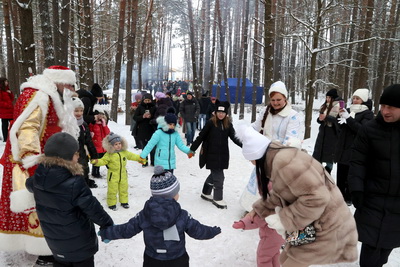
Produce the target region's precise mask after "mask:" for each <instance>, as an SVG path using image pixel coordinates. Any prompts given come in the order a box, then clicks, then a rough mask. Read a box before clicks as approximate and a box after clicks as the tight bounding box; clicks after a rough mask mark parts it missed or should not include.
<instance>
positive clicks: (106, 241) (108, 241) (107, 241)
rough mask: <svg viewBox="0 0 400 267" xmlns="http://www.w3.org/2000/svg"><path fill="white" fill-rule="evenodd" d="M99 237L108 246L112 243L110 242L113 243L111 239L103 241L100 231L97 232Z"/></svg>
mask: <svg viewBox="0 0 400 267" xmlns="http://www.w3.org/2000/svg"><path fill="white" fill-rule="evenodd" d="M97 235H98V236H100V237H101V241H103V242H104V243H106V244H108V243H110V241H111V240H110V239H103V237H102V236H101V234H100V231H98V232H97Z"/></svg>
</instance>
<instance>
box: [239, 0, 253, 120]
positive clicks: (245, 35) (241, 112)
mask: <svg viewBox="0 0 400 267" xmlns="http://www.w3.org/2000/svg"><path fill="white" fill-rule="evenodd" d="M249 13H250V0H246V9H245V16H244V26H243V44H244V51H243V72H242V96H241V98H240V110H239V120H243V119H244V100H245V96H246V72H247V50H248V48H249V45H248V44H249V40H248V32H249Z"/></svg>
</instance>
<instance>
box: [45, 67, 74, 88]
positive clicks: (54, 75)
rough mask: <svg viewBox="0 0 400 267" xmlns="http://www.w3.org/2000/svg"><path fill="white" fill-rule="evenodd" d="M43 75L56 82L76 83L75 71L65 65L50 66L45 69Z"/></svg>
mask: <svg viewBox="0 0 400 267" xmlns="http://www.w3.org/2000/svg"><path fill="white" fill-rule="evenodd" d="M43 75H44V76H46V77H47V78H49V79H50V80H52V81H53V82H54V83H62V84H70V85H75V83H76V77H75V72H73V71H72V70H71V69H69V68H67V67H64V66H50V67H48V68H47V69H45V70H44V71H43Z"/></svg>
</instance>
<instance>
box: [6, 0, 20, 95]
mask: <svg viewBox="0 0 400 267" xmlns="http://www.w3.org/2000/svg"><path fill="white" fill-rule="evenodd" d="M10 1H11V0H4V1H3V15H4V28H5V32H6V43H7V79H8V83H9V87H10V89H11V90H12V91H13V93H15V94H16V95H19V83H18V79H17V76H16V75H17V72H16V70H15V62H14V55H13V53H14V49H13V42H12V36H11V20H10V14H11V10H10V7H11V3H10Z"/></svg>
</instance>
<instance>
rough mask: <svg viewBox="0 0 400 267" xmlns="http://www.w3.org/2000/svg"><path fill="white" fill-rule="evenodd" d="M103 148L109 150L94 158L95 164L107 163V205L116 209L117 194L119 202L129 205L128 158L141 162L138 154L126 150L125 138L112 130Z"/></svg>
mask: <svg viewBox="0 0 400 267" xmlns="http://www.w3.org/2000/svg"><path fill="white" fill-rule="evenodd" d="M102 143H103V148H104V149H105V150H107V152H106V153H105V154H104V156H103V157H102V158H101V159H99V160H96V159H94V160H92V162H91V163H92V164H93V165H95V166H104V165H107V167H108V172H107V186H108V188H107V205H108V207H109V208H110V209H112V210H116V209H117V207H116V205H117V194H118V195H119V202H120V203H121V206H122V207H124V208H129V205H128V173H127V170H126V164H127V161H128V160H134V161H138V162H140V157H139V155H137V154H134V153H132V152H129V151H128V150H126V149H127V148H128V143H127V142H126V140H125V138H123V137H121V136H119V135H117V134H115V133H113V132H111V133H110V134H109V135H107V136H106V137H105V138H104V139H103V142H102Z"/></svg>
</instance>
